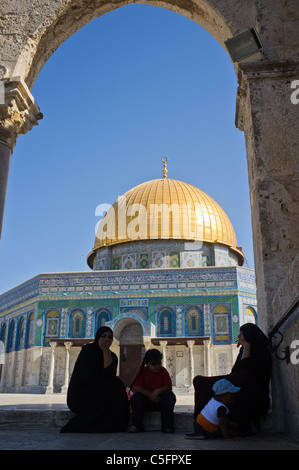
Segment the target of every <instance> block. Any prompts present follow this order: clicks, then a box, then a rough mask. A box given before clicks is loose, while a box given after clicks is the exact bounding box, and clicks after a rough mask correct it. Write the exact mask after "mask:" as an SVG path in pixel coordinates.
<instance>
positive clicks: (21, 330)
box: [16, 317, 25, 349]
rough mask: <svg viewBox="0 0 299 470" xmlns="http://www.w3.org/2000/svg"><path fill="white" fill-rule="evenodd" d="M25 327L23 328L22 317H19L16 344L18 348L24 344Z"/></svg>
mask: <svg viewBox="0 0 299 470" xmlns="http://www.w3.org/2000/svg"><path fill="white" fill-rule="evenodd" d="M24 330H25V328H24V318H23V317H22V318H20V320H19V323H18V332H17V344H16V347H17V349H20V348H22V347H23V346H24V334H25V331H24Z"/></svg>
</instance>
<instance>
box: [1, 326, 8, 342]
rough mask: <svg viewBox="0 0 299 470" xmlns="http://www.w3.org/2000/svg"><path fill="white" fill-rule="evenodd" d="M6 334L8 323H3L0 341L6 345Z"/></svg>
mask: <svg viewBox="0 0 299 470" xmlns="http://www.w3.org/2000/svg"><path fill="white" fill-rule="evenodd" d="M6 333H7V327H6V323H3V325H2V327H1V336H0V339H1V341H3V343H4V344H6Z"/></svg>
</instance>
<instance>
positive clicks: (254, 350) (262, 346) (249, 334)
mask: <svg viewBox="0 0 299 470" xmlns="http://www.w3.org/2000/svg"><path fill="white" fill-rule="evenodd" d="M240 331H242V333H243V335H244V338H245V339H246V341H248V343H250V352H251V354H252V355H253V356H255V355H259V354H260V353H263V352H266V351H269V349H270V342H269V339H268V337H267V336H266V335H265V333H263V332H262V330H261V329H260V328H259V327H258V326H257V325H255V324H254V323H245V324H244V325H242V326H241V327H240Z"/></svg>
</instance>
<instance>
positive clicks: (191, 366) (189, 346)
mask: <svg viewBox="0 0 299 470" xmlns="http://www.w3.org/2000/svg"><path fill="white" fill-rule="evenodd" d="M187 344H188V348H189V358H190V368H189V370H190V387H193V379H194V356H193V346H194V344H195V341H194V340H188V341H187Z"/></svg>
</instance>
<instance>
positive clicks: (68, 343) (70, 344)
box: [61, 341, 73, 393]
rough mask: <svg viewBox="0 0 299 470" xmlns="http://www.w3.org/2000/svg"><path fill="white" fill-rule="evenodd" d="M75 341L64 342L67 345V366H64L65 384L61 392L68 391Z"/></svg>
mask: <svg viewBox="0 0 299 470" xmlns="http://www.w3.org/2000/svg"><path fill="white" fill-rule="evenodd" d="M72 345H73V343H71V342H70V341H67V342H65V343H64V346H65V368H64V384H63V386H62V387H61V393H66V392H67V389H68V386H69V377H70V350H71V347H72Z"/></svg>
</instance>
